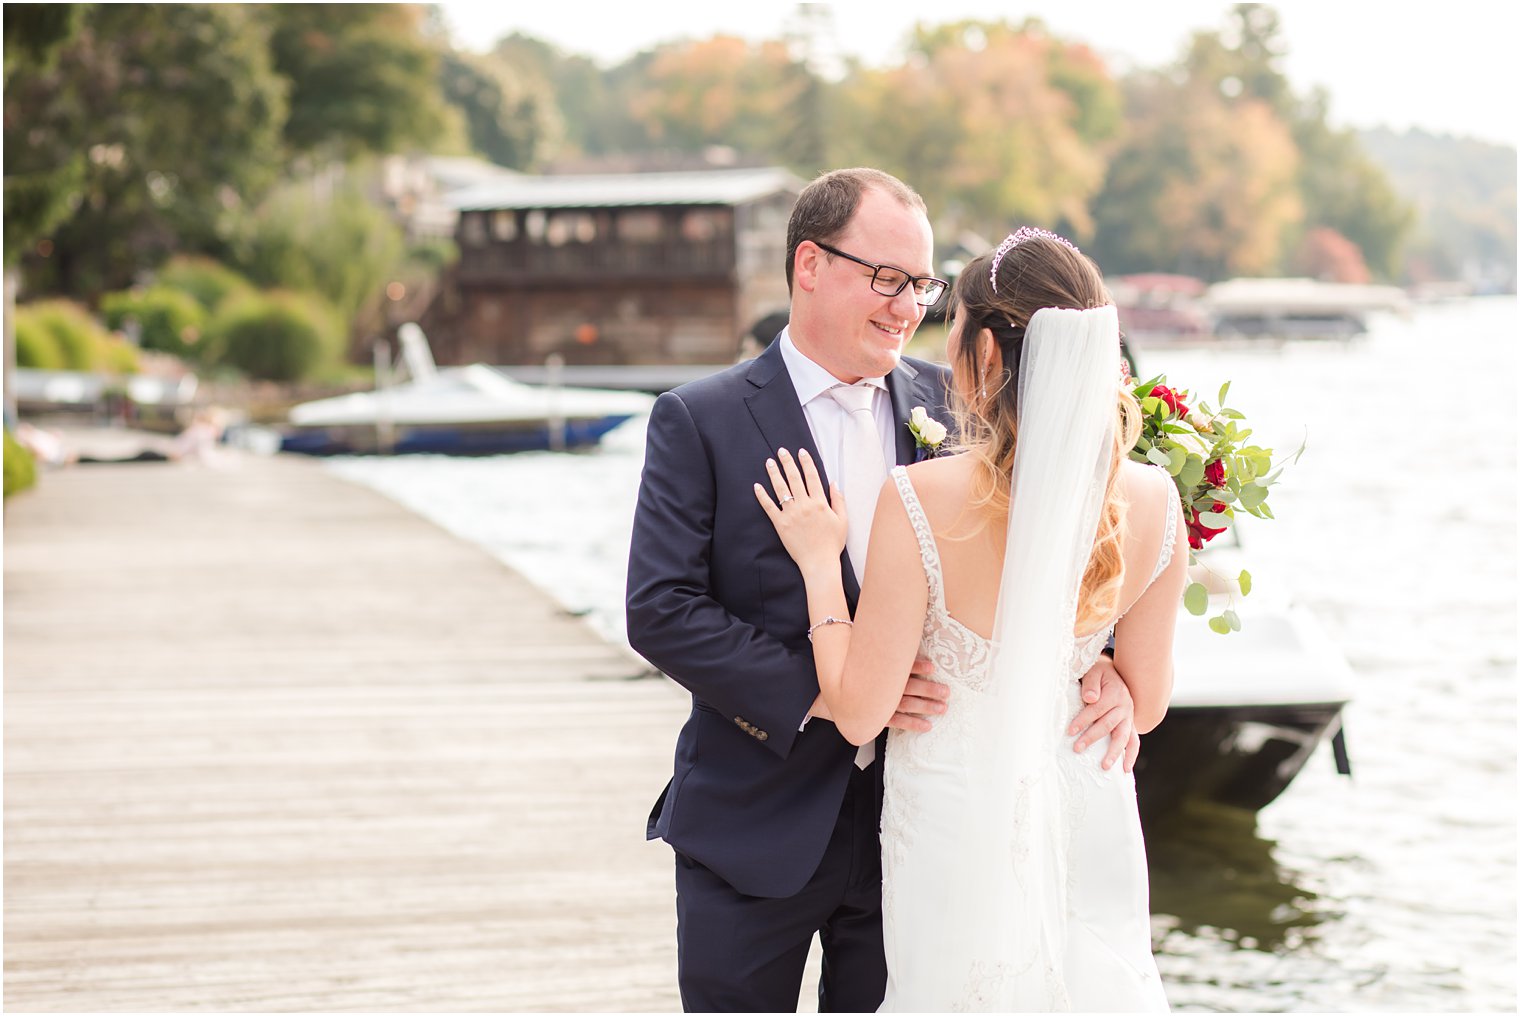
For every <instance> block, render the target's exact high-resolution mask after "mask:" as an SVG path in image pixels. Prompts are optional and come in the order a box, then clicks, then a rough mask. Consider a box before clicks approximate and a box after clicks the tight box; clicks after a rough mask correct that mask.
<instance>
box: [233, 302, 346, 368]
mask: <svg viewBox="0 0 1520 1016" xmlns="http://www.w3.org/2000/svg"><path fill="white" fill-rule="evenodd" d="M208 331H209V335H208V338H209V340H210V341H212V342H213V343H215V347H216V349H217V350H218V351H219V361H218V362H220V363H222V364H226V365H227V366H231V367H236V368H237V369H239V370H241V371H243V372H244V373H246V374H248V375H249V376H251V377H255V378H259V379H261V380H265V381H299V380H301V379H303V378H305V377H308V376H310V375H311V374H312V373H313V372H315V371H318V370H320V369H322V368H323V367H324V366H326V365H328V364H330V363H332V362H333V361H335V360H337V359H338V358H339V356H340V355H341V353H342V348H343V331H342V329H341V328H340V326H339V325H338V323H337V318H336V315H335V314H334V313H333V311H332V309H331V308H329V307H328V306H327V305H326V304H325V303H324V302H323V301H321V300H320V299H319V298H317V297H314V296H312V295H310V294H306V293H293V292H289V291H285V290H272V291H270V292H267V293H258V294H251V295H248V296H244V297H240V298H238V299H236V300H233V301H230V302H229V303H228V304H227V305H226V306H224V307H223V308H222V309H221V310H220V311H218V312H217V315H216V317H215V318H213V319H212V322H211V325H210V327H209V329H208Z"/></svg>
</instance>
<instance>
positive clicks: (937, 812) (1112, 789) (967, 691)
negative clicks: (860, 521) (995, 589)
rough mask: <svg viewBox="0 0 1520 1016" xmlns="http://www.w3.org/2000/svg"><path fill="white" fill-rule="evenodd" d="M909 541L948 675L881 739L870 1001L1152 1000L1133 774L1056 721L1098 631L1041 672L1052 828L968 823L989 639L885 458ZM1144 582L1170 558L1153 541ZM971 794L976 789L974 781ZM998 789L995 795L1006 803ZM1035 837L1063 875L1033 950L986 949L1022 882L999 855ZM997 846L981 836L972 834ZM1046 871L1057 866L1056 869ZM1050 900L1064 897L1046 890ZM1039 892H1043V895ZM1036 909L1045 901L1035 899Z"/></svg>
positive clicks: (1069, 711)
mask: <svg viewBox="0 0 1520 1016" xmlns="http://www.w3.org/2000/svg"><path fill="white" fill-rule="evenodd" d="M892 475H893V478H894V479H895V481H896V483H897V487H898V490H899V491H900V492H901V495H902V500H903V503H904V505H905V506H906V507H907V510H908V517H909V519H910V520H911V521H912V523H913V529H914V532H915V533H916V534H917V536H918V542H919V548H920V551H921V553H922V556H923V564H924V571H925V573H926V574H927V576H928V582H929V609H928V616H927V617H926V618H925V620H924V633H923V642H922V648H921V652H922V654H923V655H924V656H926V657H927V658H929V659H930V660H932V661H933V662H934V666H935V679H936V680H940V681H944V682H946V683H947V684H949V685H950V686H951V695H950V699H949V708H948V711H947V712H946V713H945V714H944V715H943V716H941V717H939V718H938V719H937V720H936V721H935V724H934V728H933V729H932V730H931V731H929V732H927V733H922V734H919V733H911V732H905V731H900V730H893V731H891V733H890V735H889V737H888V740H887V753H886V769H885V784H886V794H885V799H884V802H883V807H882V816H881V849H882V909H883V918H884V924H883V927H884V938H885V945H886V958H887V992H886V1000H885V1001H884V1002H883V1004H882V1011H884V1012H904V1011H906V1012H915V1011H916V1012H925V1011H928V1012H933V1011H940V1012H944V1011H952V1012H973V1011H999V1010H1001V1011H1018V1010H1021V1009H1022V1010H1025V1011H1028V1010H1030V1009H1034V1008H1049V1009H1072V1010H1078V1011H1146V1010H1149V1011H1157V1010H1165V1009H1167V1002H1166V996H1165V994H1164V993H1163V991H1162V987H1161V980H1160V977H1159V975H1158V974H1157V971H1156V964H1155V960H1154V959H1153V958H1152V956H1151V949H1150V906H1149V902H1150V900H1149V897H1150V890H1149V882H1148V878H1147V874H1146V862H1145V843H1144V840H1143V838H1142V835H1141V831H1140V816H1139V813H1138V811H1137V808H1136V802H1135V780H1134V776H1133V775H1132V774H1128V773H1125V772H1124V771H1123V766H1122V765H1117V764H1116V765H1115V766H1114V767H1113V768H1112V769H1110V770H1107V771H1105V770H1104V769H1103V768H1102V767H1101V764H1100V763H1101V761H1102V758H1103V755H1104V752H1105V751H1106V749H1107V747H1108V743H1107V739H1101V740H1099V741H1098V742H1097V743H1096V744H1094V745H1092V746H1090V747H1089V748H1088V749H1087V750H1086V751H1085V752H1083V753H1082V754H1077V753H1076V752H1074V751H1073V750H1072V742H1073V740H1074V738H1072V737H1069V736H1066V735H1065V727H1066V724H1067V723H1069V722H1070V720H1071V718H1072V717H1073V716H1075V715H1076V714H1077V712H1078V711H1079V710H1080V709H1081V707H1082V702H1081V692H1080V687H1079V681H1080V679H1081V677H1082V675H1083V674H1084V673H1086V671H1087V669H1088V668H1089V667H1091V666H1092V664H1093V661H1095V660H1096V659H1097V657H1098V654H1099V652H1100V651H1101V650H1102V649H1103V646H1104V644H1105V643H1106V642H1107V636H1108V632H1107V631H1104V632H1100V633H1098V634H1096V635H1093V636H1091V637H1089V638H1086V639H1082V640H1078V639H1077V638H1076V637H1073V638H1072V639H1071V651H1070V654H1069V657H1068V660H1069V666H1068V668H1067V673H1065V674H1062V675H1055V679H1056V680H1060V681H1063V682H1064V684H1065V686H1066V689H1067V693H1066V694H1063V695H1061V696H1058V697H1057V698H1058V701H1059V705H1060V708H1061V715H1059V716H1052V717H1050V721H1051V722H1053V723H1055V724H1057V725H1058V728H1059V730H1060V731H1061V736H1059V737H1058V738H1057V739H1056V744H1057V750H1056V751H1055V752H1054V753H1053V757H1051V758H1050V759H1049V765H1048V767H1045V766H1044V764H1043V762H1042V763H1041V766H1042V772H1041V775H1040V777H1039V779H1041V780H1043V781H1046V782H1045V788H1043V789H1048V790H1049V791H1050V794H1049V797H1048V799H1049V800H1051V801H1054V802H1056V803H1055V804H1053V805H1052V806H1050V807H1049V808H1048V809H1047V810H1046V812H1045V813H1044V814H1045V815H1046V816H1047V820H1046V821H1047V822H1054V824H1056V825H1057V826H1058V828H1056V829H1054V830H1049V829H1034V830H1030V829H1027V828H1025V829H1023V831H1022V832H1020V831H1017V830H1018V829H1019V828H1020V827H1019V825H1017V824H1015V827H1014V828H1015V830H1016V831H1015V832H1014V834H1013V835H1012V836H1011V837H1008V836H1005V834H1004V833H1002V832H992V833H991V834H990V836H985V835H979V833H981V832H984V831H986V830H1001V829H1006V828H1007V824H1006V823H1004V824H1002V825H999V824H997V823H987V822H984V821H983V819H984V816H981V815H978V814H976V813H975V812H977V811H985V809H984V808H982V807H981V806H980V805H979V804H975V803H973V802H980V801H984V800H987V799H988V798H989V797H990V798H993V799H1001V797H1002V795H1000V794H998V793H997V792H996V789H995V788H994V792H993V793H992V794H988V793H987V788H986V786H985V784H984V785H982V786H981V787H980V788H978V787H977V785H976V778H977V774H976V773H975V772H973V771H972V770H973V769H975V768H976V767H975V766H973V765H972V764H971V760H970V759H969V758H968V757H967V747H966V746H967V745H968V744H969V743H971V742H972V741H973V738H971V737H970V736H969V726H970V725H971V724H973V723H975V722H976V721H977V718H978V717H977V710H978V703H979V700H980V699H981V698H982V697H983V696H984V695H985V694H986V693H987V690H988V682H989V677H990V669H989V664H990V662H991V658H992V654H993V650H994V648H995V646H994V643H992V642H991V641H990V640H988V639H984V638H982V637H980V636H979V635H977V634H976V633H975V632H973V631H971V630H970V629H969V628H967V627H966V626H965V625H963V624H961V623H960V622H959V621H957V620H956V619H955V618H953V617H951V616H950V614H949V613H948V612H947V611H946V610H945V591H944V581H943V576H942V572H941V569H940V560H939V551H938V549H937V547H936V546H935V542H934V536H933V534H932V532H931V530H930V528H929V523H928V519H927V518H926V517H925V515H924V511H923V507H922V506H921V505H920V503H919V501H918V497H917V495H916V494H915V492H914V490H913V486H912V483H911V481H909V479H908V476H907V473H906V471H905V470H904V469H903V468H902V467H898V468H897V469H894V470H893V472H892ZM1168 504H1169V508H1168V514H1169V518H1168V521H1167V525H1168V528H1167V529H1166V530H1164V532H1167V533H1171V532H1173V531H1174V530H1175V528H1176V514H1175V513H1176V511H1177V502H1176V499H1175V498H1172V499H1170V500H1169V502H1168ZM1163 545H1164V546H1163V549H1162V552H1161V558H1160V560H1158V561H1157V563H1156V568H1155V570H1154V571H1153V572H1152V575H1151V581H1155V578H1156V576H1158V575H1159V574H1160V573H1161V572H1162V571H1163V570H1164V569H1165V568H1166V566H1167V564H1168V563H1169V561H1170V560H1171V554H1172V541H1171V540H1170V539H1168V540H1164V541H1163ZM978 789H979V790H980V791H981V793H980V794H978V793H977V790H978ZM1016 796H1018V795H1016V794H1015V793H1014V792H1013V791H1012V790H1011V789H1010V790H1009V792H1008V793H1007V795H1006V806H1007V807H1008V808H1009V809H1018V808H1019V807H1020V801H1019V800H1016V799H1015V797H1016ZM1042 833H1051V834H1053V835H1054V837H1055V839H1054V841H1053V848H1052V850H1051V851H1050V853H1051V854H1052V855H1054V857H1055V858H1056V862H1055V863H1056V864H1057V865H1058V867H1057V868H1055V869H1054V870H1056V871H1058V872H1059V871H1061V870H1062V869H1064V876H1065V877H1064V885H1056V886H1048V887H1044V888H1047V889H1052V890H1054V891H1055V892H1056V893H1057V894H1058V895H1057V898H1056V899H1055V901H1054V905H1051V906H1050V910H1049V911H1048V912H1050V913H1054V914H1057V915H1060V914H1062V913H1064V918H1062V917H1058V918H1057V920H1055V921H1054V922H1052V923H1054V924H1055V925H1056V926H1054V927H1050V928H1042V929H1041V934H1043V935H1046V936H1048V938H1047V941H1046V943H1045V946H1046V947H1045V948H1043V949H1041V950H1039V956H1040V957H1042V958H1040V959H1037V960H1033V961H1031V960H1029V959H1027V958H1026V959H1020V958H1017V957H1011V956H1008V955H998V954H997V953H999V952H1000V951H1002V950H1001V948H1000V947H998V946H996V945H994V944H993V943H995V942H997V941H998V934H997V931H996V929H995V928H994V927H993V925H994V924H995V922H997V921H998V920H999V919H1000V917H1001V916H1002V915H1003V914H1004V913H1005V911H1006V908H1017V907H1020V906H1021V905H1023V904H1024V903H1025V899H1024V897H1025V896H1026V891H1025V890H1024V889H1023V888H1021V886H1020V885H1019V884H1018V880H1017V877H1016V876H1014V875H1013V874H1012V868H1013V866H1012V865H1011V864H1009V863H1007V859H1008V858H1010V857H1013V856H1015V855H1017V854H1018V853H1019V852H1020V851H1026V852H1027V850H1028V846H1029V845H1028V843H1027V842H1026V840H1025V838H1026V837H1028V836H1031V835H1040V834H1042ZM989 838H990V839H992V840H997V839H1006V840H1008V841H1007V842H987V840H988V839H989ZM1056 879H1057V880H1058V881H1059V880H1060V878H1059V875H1057V876H1056ZM1061 896H1064V900H1062V899H1060V897H1061ZM1046 900H1047V901H1049V896H1048V894H1047V896H1046ZM1047 905H1049V903H1048V902H1047Z"/></svg>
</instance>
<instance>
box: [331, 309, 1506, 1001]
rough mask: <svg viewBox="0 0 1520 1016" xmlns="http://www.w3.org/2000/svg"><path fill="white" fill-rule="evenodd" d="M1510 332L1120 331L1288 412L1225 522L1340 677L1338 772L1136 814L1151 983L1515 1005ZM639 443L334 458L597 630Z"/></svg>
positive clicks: (1490, 320) (1148, 360) (1208, 380)
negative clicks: (1347, 671)
mask: <svg viewBox="0 0 1520 1016" xmlns="http://www.w3.org/2000/svg"><path fill="white" fill-rule="evenodd" d="M1515 353H1516V314H1515V301H1514V299H1512V298H1505V299H1497V300H1479V301H1469V302H1466V303H1459V304H1452V305H1445V306H1436V307H1424V308H1420V309H1419V310H1418V311H1417V312H1416V314H1415V315H1414V317H1413V318H1412V319H1410V320H1399V319H1391V318H1390V319H1385V320H1383V321H1380V322H1378V323H1377V324H1376V325H1375V327H1374V329H1373V332H1372V334H1371V335H1369V336H1368V337H1367V338H1366V339H1363V340H1359V341H1354V342H1336V343H1287V344H1284V345H1281V346H1278V347H1266V346H1258V345H1250V346H1233V347H1230V348H1202V349H1192V350H1165V349H1160V348H1158V349H1153V350H1141V351H1140V356H1141V367H1142V371H1143V372H1144V373H1146V374H1147V375H1149V374H1152V373H1156V372H1160V371H1167V372H1169V373H1170V374H1171V375H1172V379H1173V380H1174V381H1176V382H1180V383H1182V384H1184V385H1185V386H1187V387H1192V388H1194V389H1195V390H1199V391H1202V392H1204V393H1212V392H1214V391H1216V390H1217V389H1218V386H1219V385H1220V383H1222V382H1223V381H1225V380H1232V381H1233V382H1234V384H1233V387H1232V388H1231V398H1230V402H1231V404H1232V405H1235V406H1238V407H1239V408H1240V409H1242V410H1243V411H1245V412H1247V413H1248V414H1249V416H1250V418H1251V423H1252V424H1253V426H1254V427H1255V428H1256V430H1257V434H1256V439H1258V440H1260V441H1261V442H1262V443H1263V444H1265V445H1272V446H1275V447H1277V448H1280V449H1291V448H1295V447H1297V446H1298V444H1299V442H1300V441H1301V440H1302V439H1303V438H1304V435H1305V432H1306V431H1307V434H1308V450H1307V452H1306V453H1305V455H1304V457H1303V459H1302V460H1301V462H1300V463H1299V464H1298V465H1297V466H1295V467H1294V468H1293V470H1291V471H1290V472H1289V473H1287V474H1285V476H1284V479H1283V482H1282V483H1281V484H1280V485H1279V486H1277V487H1275V488H1274V492H1273V495H1272V504H1273V508H1274V511H1275V512H1276V513H1277V516H1278V521H1277V522H1276V523H1274V524H1272V525H1260V526H1253V525H1250V524H1249V523H1248V524H1247V525H1245V526H1243V527H1242V529H1243V530H1244V531H1243V532H1242V534H1241V535H1242V540H1243V542H1244V551H1245V553H1247V554H1248V555H1249V556H1250V560H1251V572H1252V574H1253V575H1254V576H1255V579H1256V582H1255V585H1256V592H1254V593H1253V596H1270V595H1285V596H1288V597H1289V598H1290V599H1292V600H1293V601H1295V602H1296V603H1297V604H1299V605H1301V606H1303V607H1304V608H1306V609H1308V610H1310V611H1312V612H1313V613H1314V614H1315V615H1316V617H1317V618H1318V620H1319V621H1320V623H1321V624H1322V625H1323V626H1324V627H1325V629H1326V631H1327V632H1328V634H1329V635H1330V637H1331V638H1332V639H1333V640H1334V641H1335V643H1336V644H1337V646H1338V647H1339V649H1340V651H1341V652H1343V653H1344V654H1345V655H1346V657H1347V659H1348V660H1349V661H1350V662H1351V665H1352V668H1353V671H1354V673H1355V679H1356V700H1355V701H1354V702H1353V703H1352V704H1351V706H1350V707H1348V709H1347V715H1346V724H1347V734H1348V738H1349V740H1350V747H1351V754H1352V762H1353V765H1354V767H1355V772H1356V776H1355V777H1354V778H1351V779H1347V778H1345V777H1340V776H1337V775H1336V774H1335V766H1334V763H1333V761H1332V759H1331V756H1330V751H1329V746H1328V745H1322V746H1321V748H1320V749H1319V750H1317V751H1316V753H1315V754H1314V756H1312V757H1311V758H1310V759H1309V760H1308V763H1307V765H1306V767H1305V768H1304V770H1303V771H1302V772H1301V773H1300V774H1299V776H1298V777H1297V778H1296V779H1295V781H1294V782H1293V784H1292V785H1291V786H1290V787H1289V788H1288V790H1287V791H1286V792H1285V793H1284V794H1283V795H1282V796H1281V797H1280V798H1278V799H1277V800H1276V801H1274V802H1273V803H1272V804H1271V805H1269V806H1268V807H1266V808H1265V809H1263V810H1262V811H1261V812H1260V814H1259V815H1256V816H1251V815H1249V814H1240V813H1232V812H1230V811H1228V810H1225V809H1207V808H1200V809H1194V810H1190V811H1187V812H1183V813H1181V814H1177V815H1174V816H1173V817H1172V818H1171V819H1170V820H1167V821H1166V822H1164V823H1162V824H1160V825H1157V824H1154V823H1153V824H1151V825H1149V826H1148V830H1149V853H1150V859H1151V876H1152V879H1153V886H1152V906H1153V911H1154V912H1155V915H1156V916H1155V919H1154V925H1153V929H1154V932H1155V935H1154V939H1155V943H1156V950H1157V963H1158V965H1159V966H1160V968H1161V974H1162V977H1163V979H1164V980H1165V982H1166V986H1167V995H1168V997H1169V999H1170V1000H1171V1003H1172V1005H1173V1006H1174V1007H1176V1008H1178V1009H1182V1010H1190V1011H1247V1012H1254V1011H1326V1010H1328V1011H1379V1012H1400V1011H1418V1012H1451V1011H1463V1010H1466V1011H1482V1012H1497V1011H1510V1012H1513V1011H1514V1010H1515V1000H1516V996H1515V938H1516V937H1515V919H1516V909H1515V847H1516V836H1515V832H1516V829H1515V806H1516V781H1515V731H1516V709H1515V706H1516V700H1515V620H1516V610H1515V608H1516V574H1515V567H1516V560H1515V543H1516V540H1515V537H1516V530H1515V509H1516V505H1515V436H1516V433H1515V408H1514V407H1515V395H1514V392H1515V387H1516V375H1517V371H1516V362H1515V361H1516V355H1515ZM642 441H643V433H642V427H641V424H640V423H639V422H638V421H634V422H633V423H632V424H631V425H630V426H629V427H627V428H624V429H622V430H620V431H619V432H616V433H615V434H614V435H613V437H612V439H611V440H610V441H609V442H608V444H607V446H606V447H605V448H603V449H602V450H601V451H599V452H597V453H594V454H588V455H548V454H534V455H519V456H513V457H501V458H495V459H484V460H458V459H438V458H424V459H397V460H380V459H369V460H349V461H346V462H335V463H334V464H333V468H334V469H336V470H338V471H340V472H341V473H342V474H343V475H346V476H349V477H351V478H353V479H356V480H358V481H360V482H363V483H366V484H368V485H370V486H372V487H374V488H376V489H378V490H380V491H381V492H383V493H385V494H387V495H389V496H391V497H393V498H395V499H396V500H398V501H399V502H401V503H402V504H405V505H407V506H409V507H411V508H413V509H414V510H416V511H418V512H419V513H421V514H423V515H425V516H427V517H429V518H431V519H433V520H434V521H436V522H438V523H439V524H441V525H443V526H444V527H445V528H448V529H449V530H451V531H453V532H455V533H457V534H459V535H460V536H462V537H464V538H465V539H468V540H472V541H474V542H476V543H478V544H480V545H481V546H483V547H486V548H487V549H488V550H490V551H491V552H492V553H494V554H497V555H498V556H499V557H501V558H502V559H503V560H504V561H506V562H507V563H508V564H510V565H512V566H513V567H515V568H518V569H519V570H521V571H522V572H523V573H524V574H525V575H527V576H528V577H529V578H530V579H532V580H533V581H535V582H537V583H539V584H540V585H542V586H543V587H544V588H545V589H548V590H549V591H551V592H553V593H554V594H555V595H556V596H558V597H560V599H561V600H562V601H563V602H564V603H566V605H567V606H569V607H571V608H574V609H577V610H585V611H587V612H588V615H589V618H590V620H591V621H592V622H593V623H594V624H596V625H597V626H598V627H599V629H600V630H601V631H603V632H604V633H605V634H606V635H607V636H608V637H609V638H611V639H618V640H620V639H622V630H623V629H622V623H623V621H622V613H623V612H622V598H623V574H624V568H625V563H626V560H627V550H628V540H629V533H630V530H631V520H632V513H633V504H634V498H635V493H636V490H637V486H638V477H639V469H640V465H641V462H642V459H643V447H642ZM1241 614H1242V617H1243V618H1244V619H1245V623H1246V624H1250V618H1251V614H1250V601H1246V602H1245V603H1244V604H1242V610H1241ZM1142 750H1143V749H1142ZM657 789H658V788H653V787H652V788H650V791H651V793H653V792H654V791H656V790H657Z"/></svg>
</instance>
